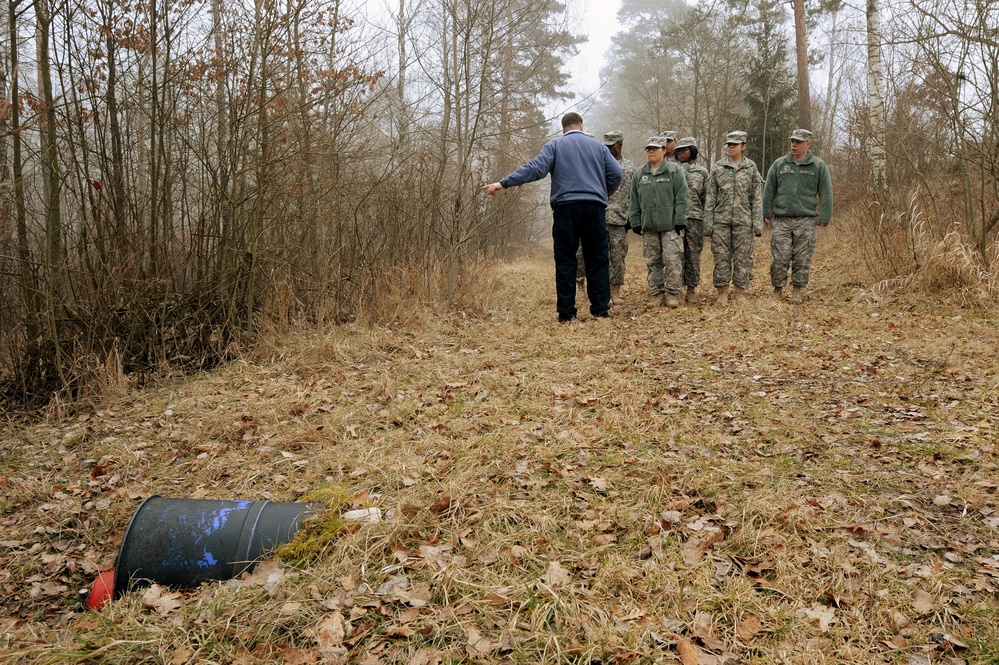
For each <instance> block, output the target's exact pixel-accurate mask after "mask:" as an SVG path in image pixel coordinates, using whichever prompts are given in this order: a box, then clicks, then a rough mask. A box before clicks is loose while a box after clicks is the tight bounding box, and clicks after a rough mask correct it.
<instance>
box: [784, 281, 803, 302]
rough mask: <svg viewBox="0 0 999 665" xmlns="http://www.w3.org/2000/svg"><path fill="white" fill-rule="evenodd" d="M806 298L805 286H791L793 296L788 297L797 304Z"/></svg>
mask: <svg viewBox="0 0 999 665" xmlns="http://www.w3.org/2000/svg"><path fill="white" fill-rule="evenodd" d="M804 299H805V288H804V287H803V286H797V285H794V286H792V287H791V297H790V298H788V300H790V301H791V302H793V303H794V304H795V305H798V304H800V303H801V301H803V300H804Z"/></svg>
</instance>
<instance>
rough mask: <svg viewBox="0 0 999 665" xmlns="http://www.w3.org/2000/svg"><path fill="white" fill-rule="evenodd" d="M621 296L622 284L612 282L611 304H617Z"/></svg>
mask: <svg viewBox="0 0 999 665" xmlns="http://www.w3.org/2000/svg"><path fill="white" fill-rule="evenodd" d="M620 298H621V285H620V284H611V304H612V305H613V304H615V303H617V302H618V300H619V299H620Z"/></svg>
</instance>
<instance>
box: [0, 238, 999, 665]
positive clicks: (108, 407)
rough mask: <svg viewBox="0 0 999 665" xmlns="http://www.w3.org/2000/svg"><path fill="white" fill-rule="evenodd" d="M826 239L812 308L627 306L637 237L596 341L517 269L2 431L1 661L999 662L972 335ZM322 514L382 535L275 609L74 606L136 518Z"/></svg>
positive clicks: (142, 602) (979, 368) (989, 462)
mask: <svg viewBox="0 0 999 665" xmlns="http://www.w3.org/2000/svg"><path fill="white" fill-rule="evenodd" d="M833 233H835V231H830V232H824V233H823V235H822V236H821V238H820V247H819V256H818V257H817V262H816V266H815V269H814V273H813V279H814V283H813V288H812V290H811V292H810V294H809V298H808V301H807V302H806V303H805V304H803V305H800V306H791V305H788V304H786V303H779V302H775V301H773V300H772V299H770V298H768V297H766V292H767V291H768V289H767V288H765V285H766V282H767V280H766V267H767V266H766V261H767V259H768V257H769V253H768V251H767V250H766V248H765V246H763V245H762V244H761V247H760V250H759V253H758V261H759V263H758V265H757V269H756V274H757V279H756V280H755V282H754V287H753V289H752V291H753V293H752V297H751V298H749V299H747V300H745V301H742V302H736V303H734V304H733V305H731V306H730V307H728V308H727V309H720V308H718V307H716V306H715V305H714V304H713V303H711V302H710V301H708V302H703V303H700V304H697V305H694V306H688V307H682V308H680V309H679V310H675V311H670V310H667V309H665V308H661V307H660V308H649V307H647V306H646V298H645V296H644V267H643V266H642V265H641V251H640V249H639V247H640V245H639V244H638V242H637V238H636V239H634V241H633V244H632V248H631V254H630V256H629V268H628V270H629V272H628V276H627V282H626V285H625V288H624V295H623V298H622V300H623V302H621V303H619V304H618V305H617V306H616V307H615V310H614V312H615V318H614V319H613V320H611V321H599V320H592V319H588V318H587V317H586V315H585V313H584V314H582V315H581V318H582V320H581V321H580V322H579V323H574V324H570V325H564V326H560V325H557V324H555V323H554V322H552V321H551V319H552V316H553V315H554V311H553V300H554V293H553V288H552V272H553V269H552V265H551V259H550V256H549V253H548V251H549V250H541V249H539V250H538V251H537V252H536V253H535V254H533V255H529V256H527V257H526V258H525V259H523V260H519V261H517V262H514V263H510V264H508V265H503V266H499V267H497V269H496V272H495V275H494V281H493V283H494V287H492V288H491V289H490V290H489V291H488V293H485V294H483V298H482V304H481V311H473V310H468V309H463V310H457V309H452V310H442V311H424V310H419V311H413V312H409V313H407V314H406V317H405V318H403V317H400V318H399V319H398V320H397V322H395V323H390V324H380V325H376V326H360V325H356V326H349V325H348V326H342V327H337V328H334V329H331V330H329V331H328V332H325V333H322V334H319V333H313V334H303V335H298V336H294V337H290V336H288V337H286V338H285V339H276V340H275V341H274V342H273V343H272V344H271V345H270V346H269V347H267V348H261V349H259V350H258V352H257V355H256V356H255V357H252V358H251V357H247V358H245V359H243V360H242V361H240V362H236V363H233V364H231V365H229V366H227V367H225V368H222V369H219V370H217V371H215V372H213V373H211V374H206V375H204V376H201V377H197V378H194V379H189V380H185V381H184V382H182V383H177V384H175V385H169V386H161V387H158V388H156V389H155V390H146V391H143V392H135V393H131V394H129V395H127V396H126V397H124V398H119V399H116V400H115V401H114V402H113V403H107V404H105V405H104V406H103V407H102V408H101V409H99V410H95V411H93V412H91V413H89V414H86V415H83V416H77V417H74V418H72V419H71V420H62V421H58V422H51V423H48V424H45V425H39V426H34V427H31V428H30V429H22V430H17V431H11V432H9V433H8V434H7V435H6V436H5V438H4V440H3V441H2V443H0V447H2V451H3V457H4V464H5V467H6V470H5V473H4V474H3V478H2V479H0V483H2V484H0V487H2V494H0V500H2V506H0V508H2V520H3V529H4V536H3V542H2V543H0V548H2V549H0V555H2V556H3V557H4V559H3V560H4V568H3V573H2V578H0V591H2V593H3V595H4V597H6V598H8V602H7V603H5V604H4V606H3V610H0V613H2V616H0V633H2V642H0V652H2V653H0V661H3V662H9V663H55V662H60V663H62V662H114V663H186V662H192V663H194V662H197V663H258V662H259V663H262V662H285V663H319V662H323V663H345V662H351V663H412V664H428V663H458V662H483V663H500V662H507V663H668V662H682V663H684V664H685V665H689V664H691V663H705V664H710V663H761V664H762V663H907V664H909V663H945V662H950V663H961V662H963V663H987V662H999V634H997V628H996V626H997V625H999V621H997V620H999V604H997V600H996V588H997V586H999V531H997V529H999V512H997V510H999V505H997V497H996V487H997V485H999V481H997V474H996V467H997V464H996V461H997V459H996V451H995V446H994V443H993V441H994V438H995V434H994V431H995V428H996V427H997V426H999V424H997V416H999V410H997V409H999V404H997V402H999V378H997V372H996V363H995V348H996V345H997V343H999V332H997V329H996V320H995V316H994V313H993V312H990V311H985V310H970V309H964V310H958V309H955V308H953V307H952V306H945V305H942V304H938V303H935V302H933V301H931V300H927V299H926V298H925V297H921V298H905V297H903V296H899V295H892V296H887V295H885V294H875V293H870V292H867V291H865V290H863V289H861V288H858V287H856V286H854V285H852V283H851V281H852V280H851V279H850V277H849V275H850V270H849V266H850V264H851V260H852V259H851V257H850V255H849V253H846V252H840V251H838V250H836V248H837V247H838V246H841V245H840V244H839V240H838V239H837V237H836V236H835V235H832V234H833ZM710 263H711V262H710V257H709V254H708V252H707V251H706V252H705V260H704V265H705V268H706V274H705V278H704V279H702V282H706V281H708V280H709V279H710V272H709V270H708V269H709V266H710ZM340 489H346V490H347V492H348V495H349V496H351V497H352V498H351V501H350V504H351V505H348V506H347V508H361V507H371V506H374V507H378V508H379V509H380V510H381V514H382V519H381V520H380V521H378V522H377V523H371V524H369V523H354V524H349V523H344V525H343V526H342V528H337V529H331V530H329V532H328V533H329V534H330V535H329V536H328V537H327V542H325V543H321V544H320V546H315V545H316V543H315V542H314V541H313V542H311V543H310V545H312V546H311V547H309V548H300V549H299V550H298V553H297V555H296V556H294V557H292V558H288V559H286V560H283V561H278V562H272V563H269V564H267V565H266V566H265V567H264V568H263V569H262V570H265V571H266V572H267V577H266V582H265V581H264V577H263V576H259V575H258V576H255V577H251V578H250V579H248V580H243V581H229V582H220V583H213V584H206V585H204V586H203V587H201V588H199V589H195V590H182V591H180V592H179V593H178V594H177V595H170V594H167V597H169V598H170V599H171V602H163V601H162V598H163V597H162V596H161V597H159V598H157V597H156V596H155V595H153V596H145V595H144V593H143V592H142V591H138V592H135V593H131V594H129V595H127V596H126V597H125V598H123V599H121V600H118V601H115V602H114V603H112V604H111V605H109V606H108V607H106V608H105V609H104V610H102V611H100V612H81V611H78V610H77V609H74V601H73V596H74V594H75V592H76V590H77V589H78V588H80V587H83V586H87V585H89V583H90V581H91V580H92V579H93V577H94V575H95V574H96V573H97V572H98V570H103V569H107V568H108V567H110V566H111V565H112V564H113V560H114V555H115V551H116V548H117V546H118V543H119V542H120V539H121V536H122V531H123V529H124V527H125V525H126V524H127V522H128V518H129V516H130V514H131V513H132V511H134V509H135V506H136V505H137V503H138V501H140V500H141V499H142V498H143V497H145V496H148V495H150V494H160V495H164V496H185V497H205V498H222V499H226V498H248V499H260V498H269V499H274V500H279V501H289V500H295V499H298V498H301V497H302V496H304V495H306V494H307V493H309V492H315V491H319V492H322V491H324V490H327V491H331V492H338V491H340ZM306 532H307V533H311V534H313V536H314V535H315V534H316V533H317V531H316V530H314V529H313V530H308V529H307V530H306ZM258 582H259V583H258Z"/></svg>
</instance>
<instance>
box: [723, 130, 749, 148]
mask: <svg viewBox="0 0 999 665" xmlns="http://www.w3.org/2000/svg"><path fill="white" fill-rule="evenodd" d="M745 142H746V132H729V133H728V134H726V135H725V145H732V144H733V143H745Z"/></svg>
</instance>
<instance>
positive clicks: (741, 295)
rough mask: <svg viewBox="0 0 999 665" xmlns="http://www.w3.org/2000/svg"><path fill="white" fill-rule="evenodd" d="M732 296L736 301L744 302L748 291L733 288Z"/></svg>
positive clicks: (738, 287) (739, 287)
mask: <svg viewBox="0 0 999 665" xmlns="http://www.w3.org/2000/svg"><path fill="white" fill-rule="evenodd" d="M732 294H733V295H734V296H735V300H736V301H739V300H745V299H746V296H748V295H749V290H748V289H744V288H742V287H741V286H737V287H735V291H733V292H732Z"/></svg>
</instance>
